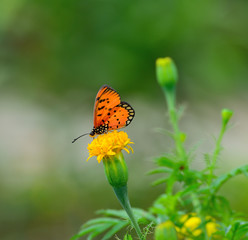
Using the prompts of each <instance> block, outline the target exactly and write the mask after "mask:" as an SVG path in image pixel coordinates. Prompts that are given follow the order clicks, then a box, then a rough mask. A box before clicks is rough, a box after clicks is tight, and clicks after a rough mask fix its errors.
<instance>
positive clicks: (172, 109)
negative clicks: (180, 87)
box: [156, 57, 187, 163]
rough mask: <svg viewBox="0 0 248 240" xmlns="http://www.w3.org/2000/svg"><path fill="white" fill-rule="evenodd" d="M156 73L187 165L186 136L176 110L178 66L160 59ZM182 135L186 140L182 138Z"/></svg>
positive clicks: (170, 60)
mask: <svg viewBox="0 0 248 240" xmlns="http://www.w3.org/2000/svg"><path fill="white" fill-rule="evenodd" d="M156 73H157V80H158V83H159V85H160V86H161V87H162V90H163V93H164V95H165V98H166V102H167V105H168V112H169V117H170V122H171V125H172V127H173V131H174V140H175V144H176V151H177V153H178V155H179V156H180V158H181V159H182V160H183V161H184V162H185V163H186V162H187V155H186V152H185V149H184V144H183V143H184V140H185V135H184V134H183V133H182V132H181V131H180V129H179V126H178V121H179V118H178V114H177V110H176V83H177V80H178V73H177V68H176V65H175V64H174V62H173V60H172V59H171V58H169V57H166V58H158V59H157V61H156ZM182 135H183V136H184V138H182Z"/></svg>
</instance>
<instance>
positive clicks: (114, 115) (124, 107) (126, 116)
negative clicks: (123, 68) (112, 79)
mask: <svg viewBox="0 0 248 240" xmlns="http://www.w3.org/2000/svg"><path fill="white" fill-rule="evenodd" d="M134 115H135V112H134V109H133V108H132V107H131V106H130V105H129V104H128V103H127V102H123V101H121V98H120V95H119V94H118V93H117V92H116V91H115V90H114V89H113V88H111V87H109V86H107V85H103V86H102V87H101V88H100V90H99V91H98V93H97V95H96V100H95V106H94V127H93V129H92V131H91V132H90V133H86V134H83V135H81V136H79V137H77V138H75V139H74V140H73V141H72V142H73V143H74V142H75V141H76V140H77V139H79V138H80V137H82V136H84V135H87V134H89V135H90V136H91V137H94V136H95V135H96V134H103V133H107V132H108V131H111V130H115V129H120V128H123V127H126V126H127V125H129V124H130V123H131V121H132V120H133V118H134Z"/></svg>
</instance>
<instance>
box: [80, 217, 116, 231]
mask: <svg viewBox="0 0 248 240" xmlns="http://www.w3.org/2000/svg"><path fill="white" fill-rule="evenodd" d="M119 221H120V220H119V219H115V218H107V217H106V218H95V219H92V220H89V221H88V222H86V223H85V224H84V225H83V226H82V229H83V228H85V227H87V226H89V225H94V224H99V223H112V224H116V223H118V222H119Z"/></svg>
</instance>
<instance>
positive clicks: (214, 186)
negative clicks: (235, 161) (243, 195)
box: [210, 165, 248, 194]
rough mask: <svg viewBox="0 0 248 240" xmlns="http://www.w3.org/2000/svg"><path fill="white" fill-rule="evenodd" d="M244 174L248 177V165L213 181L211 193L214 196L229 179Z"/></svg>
mask: <svg viewBox="0 0 248 240" xmlns="http://www.w3.org/2000/svg"><path fill="white" fill-rule="evenodd" d="M239 174H244V175H245V176H246V177H248V165H244V166H242V167H238V168H236V169H233V170H231V171H230V172H229V173H226V174H224V175H221V176H220V177H218V178H217V179H215V180H214V181H213V183H212V184H211V186H212V187H211V188H210V189H211V192H212V193H213V194H214V193H215V192H217V191H218V190H219V188H220V187H221V186H222V185H223V184H224V183H225V182H226V181H228V180H229V179H231V178H233V177H235V176H237V175H239Z"/></svg>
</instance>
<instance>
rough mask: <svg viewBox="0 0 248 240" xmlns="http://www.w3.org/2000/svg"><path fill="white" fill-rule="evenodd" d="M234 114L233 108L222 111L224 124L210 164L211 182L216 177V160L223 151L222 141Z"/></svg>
mask: <svg viewBox="0 0 248 240" xmlns="http://www.w3.org/2000/svg"><path fill="white" fill-rule="evenodd" d="M232 115H233V112H232V111H231V110H229V109H226V108H224V109H222V112H221V116H222V126H221V130H220V134H219V137H218V139H217V141H216V146H215V150H214V154H213V157H212V161H211V164H210V182H211V181H212V179H213V177H214V169H215V166H216V162H217V160H218V157H219V155H220V152H221V142H222V139H223V136H224V133H225V131H226V128H227V124H228V122H229V120H230V119H231V117H232Z"/></svg>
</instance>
